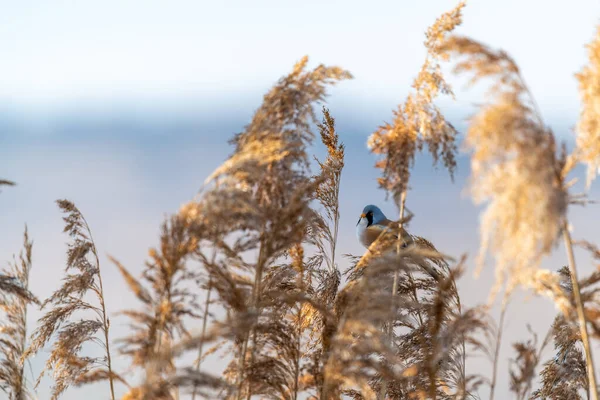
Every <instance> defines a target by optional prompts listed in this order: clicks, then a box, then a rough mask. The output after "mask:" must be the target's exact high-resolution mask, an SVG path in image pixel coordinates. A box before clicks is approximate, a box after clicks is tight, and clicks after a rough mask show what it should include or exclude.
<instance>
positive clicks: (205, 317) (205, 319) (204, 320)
mask: <svg viewBox="0 0 600 400" xmlns="http://www.w3.org/2000/svg"><path fill="white" fill-rule="evenodd" d="M213 263H214V258H213ZM211 291H212V281H210V280H209V281H208V285H207V288H206V300H205V301H204V313H203V314H202V332H201V334H200V335H201V337H202V338H203V337H204V336H205V335H206V326H207V323H208V309H209V307H210V292H211ZM203 348H204V342H203V341H200V344H199V345H198V359H197V360H196V363H195V364H196V365H195V367H196V373H199V372H200V364H201V363H202V350H203ZM195 399H196V387H194V391H193V392H192V400H195Z"/></svg>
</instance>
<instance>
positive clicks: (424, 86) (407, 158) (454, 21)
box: [369, 1, 465, 400]
mask: <svg viewBox="0 0 600 400" xmlns="http://www.w3.org/2000/svg"><path fill="white" fill-rule="evenodd" d="M464 5H465V3H464V2H463V1H461V2H460V3H459V4H458V5H457V6H456V7H455V8H454V9H452V10H451V11H449V12H446V13H444V14H443V15H442V16H440V17H439V18H438V19H437V20H436V21H435V23H434V24H433V25H432V26H431V27H429V28H428V30H427V33H426V38H427V40H426V42H425V47H426V49H427V57H426V59H425V62H424V64H423V66H422V68H421V71H420V72H419V75H418V76H417V77H416V78H415V80H414V82H413V85H412V86H413V88H414V89H415V94H414V95H413V94H411V95H409V96H408V98H407V99H406V102H405V103H404V104H402V105H400V106H399V107H398V110H397V111H395V112H394V115H395V120H394V124H393V125H389V124H385V125H383V126H381V127H380V128H379V129H378V130H377V131H376V132H375V133H373V134H372V135H371V137H370V138H369V147H370V148H371V151H372V152H373V153H375V154H382V155H384V156H385V158H384V159H382V160H380V161H379V162H378V163H377V164H376V166H377V167H378V168H381V169H382V174H383V176H382V177H381V178H379V183H380V185H381V187H383V188H384V189H386V191H387V193H388V194H390V193H391V194H392V197H393V198H394V200H395V202H396V205H397V206H398V208H399V210H400V212H399V214H400V219H399V227H400V229H402V225H403V222H405V220H404V207H405V202H406V194H407V191H408V182H409V178H410V168H411V167H412V165H413V164H414V158H415V154H416V151H418V150H421V149H422V148H423V146H424V144H427V146H428V149H429V152H430V153H431V155H432V156H433V160H434V165H435V164H437V162H438V159H439V158H440V157H441V158H442V159H443V163H444V165H445V167H446V168H447V169H448V171H449V173H450V176H451V177H453V175H454V170H455V168H456V160H455V157H456V155H455V154H456V145H455V140H456V135H457V133H458V132H457V131H456V129H455V128H454V127H453V126H452V125H451V124H450V123H449V122H448V121H446V119H445V118H444V117H443V115H442V114H441V112H440V110H439V109H438V108H437V106H435V104H434V100H435V98H436V97H437V96H438V95H439V94H440V93H442V94H448V95H452V90H451V88H450V86H449V85H448V84H447V83H446V82H445V80H444V78H443V76H442V74H441V72H440V65H439V61H441V60H443V59H444V56H443V54H442V53H440V52H439V48H440V45H441V44H442V43H443V41H444V39H445V37H446V35H447V34H449V33H450V32H451V31H452V30H454V28H455V27H456V26H458V25H460V24H461V22H462V16H461V14H462V9H463V7H464ZM401 241H402V238H401V237H400V236H399V239H398V244H397V251H398V252H400V244H401ZM393 279H394V284H393V285H392V290H393V292H392V299H393V298H394V297H395V296H396V290H397V287H398V279H399V271H398V270H396V271H395V272H394V278H393ZM409 279H412V277H410V276H409ZM392 307H394V302H393V301H392ZM393 324H394V323H393V321H390V322H389V323H388V325H389V327H388V334H389V335H390V336H391V335H392V331H393ZM385 390H386V385H385V384H384V385H382V388H381V390H380V391H379V395H378V399H379V400H382V399H383V398H384V397H385Z"/></svg>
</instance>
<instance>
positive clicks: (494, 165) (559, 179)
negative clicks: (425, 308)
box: [444, 37, 598, 400]
mask: <svg viewBox="0 0 600 400" xmlns="http://www.w3.org/2000/svg"><path fill="white" fill-rule="evenodd" d="M444 51H446V52H448V53H449V54H453V55H456V56H457V57H458V56H464V57H465V59H464V60H463V61H462V62H459V63H458V64H457V66H456V68H455V71H456V72H458V73H464V72H470V73H472V74H473V77H472V80H471V82H472V83H474V82H476V81H478V80H480V79H482V78H492V79H494V80H495V84H494V85H493V86H492V88H491V89H490V92H489V93H490V94H491V96H492V99H493V101H492V103H491V104H487V105H485V106H483V107H481V111H480V112H479V113H478V114H477V115H476V116H475V117H473V118H472V120H471V125H470V127H469V130H468V133H467V144H468V145H469V146H470V147H471V148H472V149H473V150H474V154H473V157H472V162H471V164H472V170H473V176H472V185H471V191H472V194H473V198H474V199H475V201H476V202H483V201H487V202H488V203H489V204H488V207H487V210H486V211H485V213H484V216H483V219H482V226H481V228H482V229H481V231H482V246H481V253H480V268H481V266H482V265H483V257H484V256H485V253H486V252H487V250H488V247H489V246H490V245H491V248H492V251H493V252H494V253H495V256H496V263H497V269H496V271H497V273H496V276H497V284H496V289H495V290H494V291H493V292H492V296H491V297H493V295H495V294H496V292H497V288H498V287H499V286H501V284H502V283H503V281H504V280H505V279H506V278H507V277H508V288H507V292H510V291H511V290H512V289H513V288H514V287H515V286H516V285H518V284H525V285H526V286H529V287H532V288H533V289H536V288H537V287H539V284H538V282H537V281H536V280H535V277H536V269H537V267H538V266H539V264H540V260H541V258H542V257H543V256H544V255H546V254H548V253H549V252H550V251H551V249H552V248H553V247H554V246H555V245H556V242H557V238H558V235H559V233H562V235H563V238H564V242H565V248H566V251H567V255H568V257H569V265H570V268H571V270H572V271H573V272H574V273H572V279H573V285H574V287H575V288H577V278H576V276H577V275H576V265H575V260H574V257H573V252H572V244H571V240H570V237H569V232H568V229H567V226H568V222H567V218H566V210H567V205H568V203H569V195H568V192H567V186H568V184H567V183H566V182H565V178H566V175H567V174H568V173H569V171H570V170H571V169H572V168H573V166H574V162H573V159H574V158H576V157H573V156H571V157H569V158H567V156H566V154H565V153H566V152H565V149H564V146H563V149H562V153H561V154H557V152H556V143H555V138H554V135H553V133H552V131H551V130H550V129H549V128H547V127H546V126H545V125H544V122H543V119H542V116H541V113H540V111H539V108H538V106H537V104H536V102H535V99H534V97H533V95H532V93H531V92H530V91H529V89H528V87H527V85H526V84H525V82H524V79H523V77H522V76H521V73H520V70H519V68H518V66H517V65H516V63H515V62H514V61H513V60H512V59H511V58H510V57H509V56H508V55H507V54H506V53H505V52H503V51H494V50H492V49H490V48H488V47H486V46H484V45H482V44H481V43H478V42H476V41H473V40H471V39H468V38H463V37H452V38H450V39H449V40H448V41H447V42H446V43H445V44H444ZM507 209H510V210H512V212H505V211H506V210H507ZM575 290H576V289H575ZM575 300H576V302H577V308H578V310H579V311H578V315H579V318H580V321H579V322H580V329H581V334H582V337H583V338H584V347H585V348H586V349H587V350H590V351H586V358H587V365H588V374H589V383H590V391H591V396H592V398H593V399H594V400H596V399H597V396H598V395H597V388H596V380H595V372H594V365H593V362H592V354H591V349H590V346H589V341H588V340H585V338H587V322H586V319H585V314H584V310H583V304H582V303H581V301H580V299H579V295H576V296H575Z"/></svg>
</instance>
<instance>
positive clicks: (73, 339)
mask: <svg viewBox="0 0 600 400" xmlns="http://www.w3.org/2000/svg"><path fill="white" fill-rule="evenodd" d="M57 204H58V206H59V207H60V209H61V210H62V212H63V213H65V214H66V216H65V217H63V220H64V222H65V228H64V232H65V233H68V234H69V236H70V237H71V239H72V242H71V243H69V249H68V251H67V267H66V269H65V271H66V272H67V275H66V277H65V278H63V283H62V286H61V287H60V289H58V290H56V291H55V292H54V293H53V294H52V296H50V297H49V298H48V299H46V300H45V301H44V302H43V303H42V308H45V307H47V306H51V307H52V308H51V310H50V311H47V312H46V313H45V314H44V316H43V317H42V318H40V319H39V320H38V322H39V324H40V326H38V327H37V328H36V330H35V331H34V333H33V335H32V340H31V344H30V346H29V347H28V348H27V351H26V352H25V356H26V357H27V356H30V355H32V354H35V353H37V352H38V351H39V350H41V349H42V348H43V347H44V346H45V345H46V343H48V342H49V341H50V340H51V339H52V337H53V336H54V335H55V334H57V335H58V336H57V338H56V341H55V342H54V343H53V344H52V350H51V352H50V357H49V358H48V360H47V361H46V365H45V367H44V369H43V371H42V373H41V374H40V376H39V378H38V380H37V383H36V387H37V386H38V385H39V383H40V380H41V378H42V376H43V375H44V373H45V372H46V371H52V372H53V373H52V375H53V377H54V381H55V385H54V386H53V388H52V399H57V398H58V397H59V396H60V395H61V394H62V393H63V392H64V391H65V390H66V389H67V388H68V387H69V386H71V385H73V384H78V383H79V382H82V381H84V382H91V381H93V379H92V377H101V376H103V377H107V378H108V381H109V385H110V390H109V393H110V397H111V399H112V400H114V399H115V395H114V384H113V381H114V379H113V372H112V362H111V354H110V340H109V327H110V322H109V319H108V315H107V313H106V307H105V305H104V291H103V289H102V277H101V275H100V261H99V259H98V251H97V249H96V245H95V243H94V240H93V238H92V232H91V230H90V227H89V225H88V223H87V221H86V220H85V218H84V216H83V214H82V213H81V212H80V211H79V209H78V208H77V207H76V206H75V204H73V203H72V202H70V201H68V200H58V201H57ZM72 271H73V272H74V273H70V272H72ZM88 293H89V294H91V295H92V297H93V298H95V300H96V301H97V304H98V305H94V304H92V303H90V302H89V301H87V300H86V299H85V296H86V295H87V294H88ZM78 313H81V314H82V316H85V317H84V318H81V319H79V320H78V321H73V315H75V314H78ZM87 343H94V344H97V345H99V346H100V347H101V348H102V352H103V355H102V356H100V357H88V356H83V355H81V350H82V348H83V345H84V344H87ZM99 370H100V371H105V373H103V374H100V375H99V374H98V373H97V372H98V371H99Z"/></svg>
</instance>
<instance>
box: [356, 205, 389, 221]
mask: <svg viewBox="0 0 600 400" xmlns="http://www.w3.org/2000/svg"><path fill="white" fill-rule="evenodd" d="M363 218H364V219H366V220H367V226H371V225H373V224H378V223H379V222H381V221H383V220H384V219H385V215H384V214H383V212H382V211H381V210H380V209H379V207H377V206H375V205H373V204H369V205H368V206H365V208H363V211H362V214H360V218H359V220H358V222H357V223H356V225H358V224H359V223H360V221H362V220H363Z"/></svg>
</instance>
